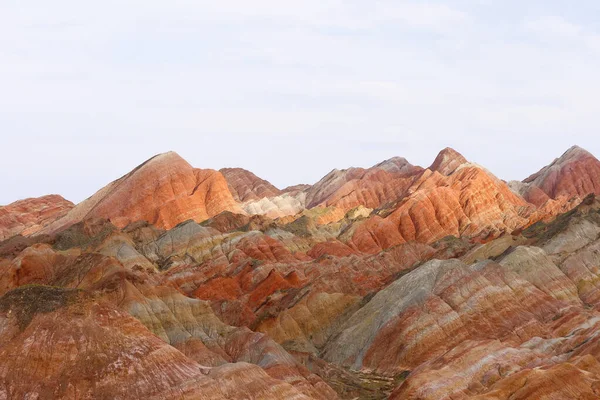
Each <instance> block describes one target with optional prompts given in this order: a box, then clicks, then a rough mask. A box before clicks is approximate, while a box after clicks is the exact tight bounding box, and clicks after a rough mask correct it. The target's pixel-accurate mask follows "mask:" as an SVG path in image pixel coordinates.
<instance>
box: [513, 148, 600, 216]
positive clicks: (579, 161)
mask: <svg viewBox="0 0 600 400" xmlns="http://www.w3.org/2000/svg"><path fill="white" fill-rule="evenodd" d="M523 183H525V184H526V185H528V186H529V187H528V188H527V191H526V192H525V199H526V200H527V201H529V202H532V203H534V204H536V205H537V206H540V205H542V204H543V203H544V202H545V201H546V200H547V199H548V198H551V199H556V198H558V197H560V196H563V197H566V198H572V197H573V196H578V197H580V198H583V197H585V196H586V195H588V194H590V193H595V194H599V193H600V161H598V160H597V159H596V157H594V155H593V154H591V153H590V152H588V151H587V150H585V149H583V148H581V147H579V146H573V147H571V148H570V149H568V150H567V151H566V152H565V153H564V154H563V155H562V156H560V157H559V158H556V159H555V160H554V161H552V163H551V164H550V165H547V166H545V167H544V168H542V169H541V170H539V171H538V172H536V173H535V174H533V175H531V176H530V177H528V178H526V179H525V180H524V181H523Z"/></svg>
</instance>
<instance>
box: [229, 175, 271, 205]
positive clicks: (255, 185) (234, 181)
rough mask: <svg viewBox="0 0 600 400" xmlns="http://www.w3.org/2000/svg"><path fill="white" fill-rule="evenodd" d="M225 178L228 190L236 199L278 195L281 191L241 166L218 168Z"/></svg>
mask: <svg viewBox="0 0 600 400" xmlns="http://www.w3.org/2000/svg"><path fill="white" fill-rule="evenodd" d="M219 172H221V173H222V174H223V176H224V177H225V179H226V180H227V184H228V185H229V190H230V191H231V194H232V195H233V198H234V199H235V200H236V201H240V202H245V201H249V200H260V199H262V198H264V197H274V196H279V195H280V194H281V193H282V192H281V190H279V189H277V188H276V187H275V186H273V185H271V184H270V183H269V182H267V181H265V180H264V179H261V178H259V177H258V176H256V175H254V174H253V173H252V172H250V171H247V170H245V169H242V168H223V169H221V170H219Z"/></svg>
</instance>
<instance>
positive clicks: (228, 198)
mask: <svg viewBox="0 0 600 400" xmlns="http://www.w3.org/2000/svg"><path fill="white" fill-rule="evenodd" d="M223 211H233V212H242V210H241V209H240V208H239V206H238V204H237V203H236V201H235V199H234V198H233V196H232V194H231V192H230V191H229V188H228V184H227V181H226V179H225V178H224V177H223V175H222V174H221V173H219V172H218V171H214V170H210V169H196V168H193V167H192V166H191V165H190V164H188V163H187V162H186V161H185V160H184V159H183V158H181V157H180V156H179V155H178V154H176V153H173V152H170V153H165V154H161V155H158V156H156V157H153V158H151V159H150V160H148V161H146V162H145V163H143V164H141V165H140V166H138V167H137V168H135V169H134V170H133V171H131V172H130V173H128V174H127V175H125V176H123V177H122V178H120V179H117V180H116V181H114V182H111V183H110V184H108V185H107V186H105V187H104V188H102V189H100V190H99V191H98V192H96V193H95V194H94V195H93V196H91V197H90V198H88V199H87V200H84V201H83V202H81V203H80V204H78V205H77V206H76V207H75V208H73V209H72V210H70V211H69V213H67V214H66V215H65V216H64V217H62V218H60V219H58V220H56V221H55V222H54V223H52V224H50V225H49V226H48V227H46V228H45V229H44V230H43V232H45V233H52V232H57V231H59V230H60V229H62V228H65V227H68V226H70V225H72V224H74V223H77V222H80V221H83V220H85V219H93V218H106V219H109V220H110V221H111V222H112V223H114V224H115V225H116V226H118V227H125V226H126V225H128V224H130V223H132V222H136V221H147V222H149V223H151V224H153V225H155V226H157V227H160V228H171V227H173V226H175V225H177V224H178V223H180V222H182V221H185V220H187V219H193V220H197V221H203V220H205V219H208V218H210V217H212V216H214V215H217V214H219V213H221V212H223Z"/></svg>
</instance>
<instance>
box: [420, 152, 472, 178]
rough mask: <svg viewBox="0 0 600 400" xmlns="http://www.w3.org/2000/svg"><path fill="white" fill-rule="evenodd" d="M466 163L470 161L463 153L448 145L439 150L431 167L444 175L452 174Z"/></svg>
mask: <svg viewBox="0 0 600 400" xmlns="http://www.w3.org/2000/svg"><path fill="white" fill-rule="evenodd" d="M466 163H468V161H467V159H466V158H464V157H463V155H462V154H460V153H459V152H458V151H456V150H454V149H453V148H450V147H446V148H445V149H443V150H442V151H440V152H439V154H438V155H437V157H436V158H435V160H434V161H433V164H431V166H430V167H429V169H430V170H432V171H437V172H439V173H440V174H442V175H451V174H452V173H453V172H454V171H456V169H457V168H458V167H460V166H461V165H463V164H466Z"/></svg>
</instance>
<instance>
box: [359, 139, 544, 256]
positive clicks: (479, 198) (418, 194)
mask: <svg viewBox="0 0 600 400" xmlns="http://www.w3.org/2000/svg"><path fill="white" fill-rule="evenodd" d="M463 160H464V158H462V156H460V155H458V154H457V153H456V152H454V151H452V150H449V149H447V150H444V151H443V152H442V153H440V155H439V156H438V157H437V159H436V162H435V163H434V165H433V166H432V167H433V168H436V171H432V170H426V171H425V172H424V173H422V174H421V175H420V177H419V179H418V180H416V181H415V182H414V183H413V184H412V185H411V186H410V187H409V188H408V193H409V194H408V195H407V197H405V198H404V199H403V200H402V201H400V202H399V204H398V205H397V206H395V207H393V208H392V209H391V210H389V211H388V215H387V216H385V217H382V216H379V215H374V216H372V217H371V218H369V219H368V220H367V221H365V222H364V223H362V224H361V225H360V226H358V227H357V228H356V231H355V233H354V235H353V236H352V239H351V243H352V244H353V246H355V248H357V249H358V250H360V251H363V252H371V253H374V252H377V251H380V250H382V249H385V248H388V247H390V246H393V245H396V244H400V243H405V242H409V241H418V242H422V243H432V242H435V241H437V240H440V239H442V238H443V237H445V236H448V235H453V236H457V237H460V236H467V237H480V238H482V239H486V238H489V237H498V236H499V235H501V234H502V233H504V232H511V231H513V230H515V229H517V228H521V227H525V226H527V225H528V224H529V221H530V219H529V217H530V215H531V214H532V213H533V211H534V207H533V206H532V205H530V204H528V203H527V202H526V201H525V200H523V198H521V197H519V196H518V195H516V194H514V193H513V192H512V191H511V190H510V189H509V188H508V186H507V185H506V184H505V183H504V182H502V181H500V180H499V179H497V178H496V177H494V176H493V175H491V174H490V173H489V172H487V171H486V170H484V169H483V168H481V167H479V166H477V165H473V164H469V163H465V162H463ZM437 169H440V170H441V172H443V173H444V174H442V173H440V172H438V171H437ZM446 174H447V176H446Z"/></svg>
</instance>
